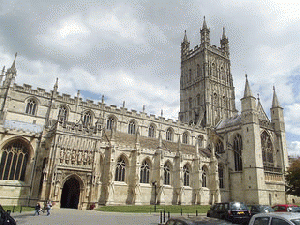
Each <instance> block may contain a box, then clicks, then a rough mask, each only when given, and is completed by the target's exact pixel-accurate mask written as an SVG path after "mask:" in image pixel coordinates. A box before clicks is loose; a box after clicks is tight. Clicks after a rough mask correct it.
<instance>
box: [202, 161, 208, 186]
mask: <svg viewBox="0 0 300 225" xmlns="http://www.w3.org/2000/svg"><path fill="white" fill-rule="evenodd" d="M202 187H207V168H206V167H205V166H203V167H202Z"/></svg>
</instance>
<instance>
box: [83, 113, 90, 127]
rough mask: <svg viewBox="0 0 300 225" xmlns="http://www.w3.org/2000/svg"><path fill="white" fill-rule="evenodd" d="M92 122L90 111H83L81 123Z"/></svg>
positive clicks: (87, 124) (88, 124) (86, 124)
mask: <svg viewBox="0 0 300 225" xmlns="http://www.w3.org/2000/svg"><path fill="white" fill-rule="evenodd" d="M91 124H92V114H91V112H85V113H84V114H83V125H84V126H90V125H91Z"/></svg>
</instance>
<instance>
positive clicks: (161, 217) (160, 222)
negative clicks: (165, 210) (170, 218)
mask: <svg viewBox="0 0 300 225" xmlns="http://www.w3.org/2000/svg"><path fill="white" fill-rule="evenodd" d="M160 224H162V211H160Z"/></svg>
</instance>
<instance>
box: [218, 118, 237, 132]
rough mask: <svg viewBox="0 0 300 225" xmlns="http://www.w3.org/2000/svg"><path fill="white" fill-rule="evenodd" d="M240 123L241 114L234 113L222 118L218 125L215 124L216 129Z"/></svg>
mask: <svg viewBox="0 0 300 225" xmlns="http://www.w3.org/2000/svg"><path fill="white" fill-rule="evenodd" d="M240 123H241V115H236V116H234V117H231V118H227V119H222V120H221V121H220V122H219V123H218V125H217V126H216V129H223V128H226V127H232V126H236V125H239V124H240Z"/></svg>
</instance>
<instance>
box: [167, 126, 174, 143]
mask: <svg viewBox="0 0 300 225" xmlns="http://www.w3.org/2000/svg"><path fill="white" fill-rule="evenodd" d="M166 140H167V141H172V140H173V131H172V129H171V128H168V129H167V131H166Z"/></svg>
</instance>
